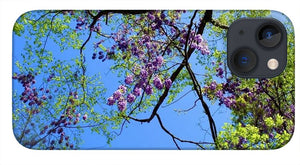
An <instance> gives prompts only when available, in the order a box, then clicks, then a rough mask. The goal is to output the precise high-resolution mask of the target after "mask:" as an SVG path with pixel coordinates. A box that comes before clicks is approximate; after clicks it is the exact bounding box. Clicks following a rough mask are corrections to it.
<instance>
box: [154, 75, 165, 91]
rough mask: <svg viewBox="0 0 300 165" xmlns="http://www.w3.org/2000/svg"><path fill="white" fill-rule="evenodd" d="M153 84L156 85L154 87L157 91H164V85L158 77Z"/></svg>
mask: <svg viewBox="0 0 300 165" xmlns="http://www.w3.org/2000/svg"><path fill="white" fill-rule="evenodd" d="M153 84H154V86H155V87H156V88H157V89H159V90H161V89H163V87H164V86H163V83H162V82H161V80H160V78H159V77H158V76H156V77H155V78H154V80H153Z"/></svg>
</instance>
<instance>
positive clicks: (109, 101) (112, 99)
mask: <svg viewBox="0 0 300 165" xmlns="http://www.w3.org/2000/svg"><path fill="white" fill-rule="evenodd" d="M115 102H116V100H115V99H114V98H113V97H112V96H111V97H109V98H108V99H107V104H108V105H114V103H115Z"/></svg>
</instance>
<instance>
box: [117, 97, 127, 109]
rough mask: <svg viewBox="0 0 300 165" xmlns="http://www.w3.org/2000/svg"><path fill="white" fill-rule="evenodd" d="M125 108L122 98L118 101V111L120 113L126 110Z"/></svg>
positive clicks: (125, 103)
mask: <svg viewBox="0 0 300 165" xmlns="http://www.w3.org/2000/svg"><path fill="white" fill-rule="evenodd" d="M126 106H127V101H126V100H125V99H124V98H121V99H120V100H119V101H118V109H119V110H120V111H124V110H125V109H126Z"/></svg>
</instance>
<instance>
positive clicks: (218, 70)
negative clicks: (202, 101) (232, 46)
mask: <svg viewBox="0 0 300 165" xmlns="http://www.w3.org/2000/svg"><path fill="white" fill-rule="evenodd" d="M216 71H217V76H218V77H220V78H223V77H224V76H223V73H224V70H223V68H221V67H220V68H217V69H216Z"/></svg>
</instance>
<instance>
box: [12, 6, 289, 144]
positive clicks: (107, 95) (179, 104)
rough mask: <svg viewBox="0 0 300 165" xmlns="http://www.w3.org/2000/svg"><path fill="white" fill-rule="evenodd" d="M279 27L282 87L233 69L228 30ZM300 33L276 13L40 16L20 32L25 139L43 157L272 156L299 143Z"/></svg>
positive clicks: (30, 15)
mask: <svg viewBox="0 0 300 165" xmlns="http://www.w3.org/2000/svg"><path fill="white" fill-rule="evenodd" d="M240 18H275V19H277V20H279V21H280V22H281V23H282V24H284V26H285V28H286V31H287V65H286V68H285V70H284V71H283V72H282V73H281V74H280V75H279V76H277V77H274V78H259V79H258V78H240V77H237V76H236V75H234V74H232V73H231V72H230V70H229V68H228V66H227V31H228V28H229V26H230V25H231V24H232V23H233V22H234V21H236V20H238V19H240ZM294 60H295V55H294V30H293V26H292V23H291V22H290V20H289V19H288V18H287V17H286V16H285V15H283V14H282V13H280V12H277V11H267V10H214V11H212V10H186V11H184V10H35V11H29V12H26V13H24V14H23V15H21V16H20V17H19V18H18V20H17V21H16V23H15V25H14V28H13V55H12V62H13V68H12V70H13V75H12V84H13V89H12V92H13V98H12V100H13V107H12V111H13V113H12V114H13V116H12V124H13V132H14V135H15V138H16V140H17V141H18V142H19V143H20V144H21V145H22V146H24V147H26V148H29V149H38V150H75V149H76V150H109V149H185V150H186V149H191V150H197V149H199V150H253V149H254V150H270V149H277V148H281V147H283V146H284V145H285V144H287V143H288V142H289V140H290V139H291V138H292V135H293V131H294V117H295V107H294V105H295V99H294V96H295V73H294V71H295V64H294Z"/></svg>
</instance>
